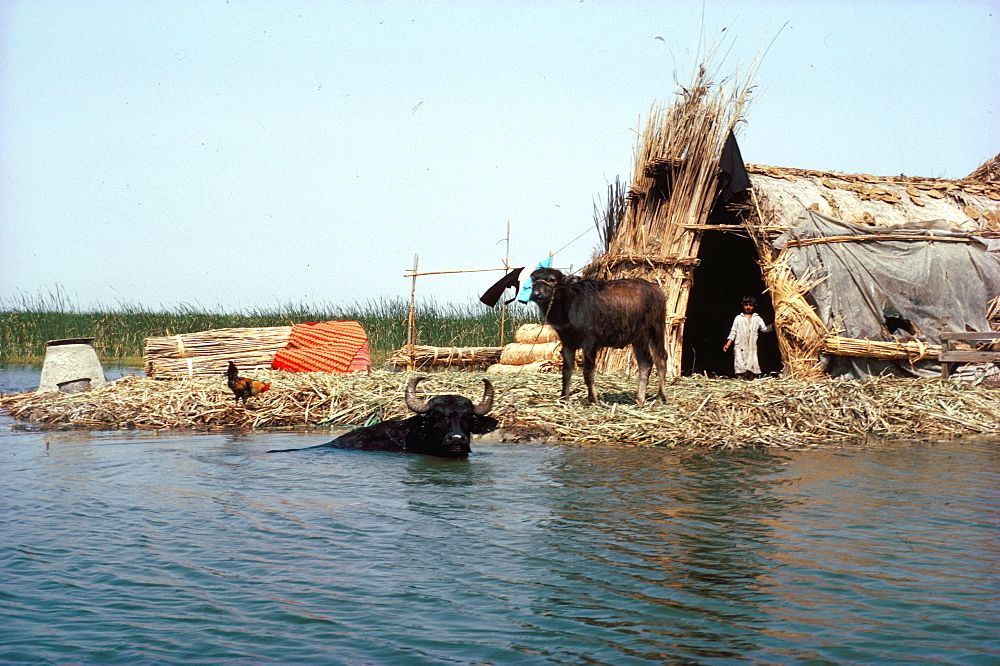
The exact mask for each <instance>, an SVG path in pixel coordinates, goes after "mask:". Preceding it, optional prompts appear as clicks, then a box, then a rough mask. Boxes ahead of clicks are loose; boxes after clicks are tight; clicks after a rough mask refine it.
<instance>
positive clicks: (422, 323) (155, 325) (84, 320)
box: [0, 290, 538, 366]
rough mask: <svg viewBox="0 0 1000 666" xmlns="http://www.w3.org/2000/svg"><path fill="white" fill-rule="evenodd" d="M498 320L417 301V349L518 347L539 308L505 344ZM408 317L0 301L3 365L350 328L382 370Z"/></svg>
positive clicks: (405, 306) (517, 317) (374, 311)
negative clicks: (153, 340)
mask: <svg viewBox="0 0 1000 666" xmlns="http://www.w3.org/2000/svg"><path fill="white" fill-rule="evenodd" d="M500 313H501V310H500V309H499V308H488V307H486V306H484V305H482V304H481V303H479V302H477V301H470V302H467V303H465V304H439V303H437V302H436V301H434V300H425V301H418V304H417V312H416V325H417V341H418V342H419V343H420V344H422V345H433V346H438V347H476V346H502V345H504V344H506V343H507V342H510V341H512V340H513V338H514V331H515V329H516V328H517V326H518V325H520V324H522V323H525V322H528V321H537V319H538V317H537V316H536V313H535V310H534V308H529V307H527V306H522V305H520V304H514V305H513V306H512V308H511V309H510V310H509V311H508V315H507V320H506V323H505V327H504V336H503V339H501V336H500V329H501V322H500V319H501V317H500ZM408 314H409V303H408V302H407V301H406V300H404V299H388V298H387V299H381V300H372V301H367V302H361V303H353V304H348V305H334V304H330V303H320V304H306V303H298V304H295V303H287V304H283V305H275V306H272V307H261V308H255V309H249V310H245V311H241V312H226V311H225V310H223V309H220V310H218V311H214V312H213V311H209V310H207V309H205V308H203V307H201V306H198V305H190V304H180V305H176V306H173V307H169V308H159V309H153V308H149V307H146V306H142V305H135V304H120V305H118V306H115V307H113V308H109V307H103V306H100V307H97V308H93V309H87V308H81V307H78V306H76V305H74V304H73V303H72V302H70V301H69V299H67V298H66V296H65V295H64V294H63V293H62V292H61V291H58V290H57V291H54V292H50V293H48V294H39V295H20V296H18V297H16V298H13V299H8V300H0V363H12V362H13V363H18V362H28V363H30V362H40V361H41V360H42V358H43V357H44V355H45V343H46V342H47V341H49V340H59V339H64V338H83V337H88V338H89V337H92V338H95V341H94V348H95V349H96V350H97V354H98V356H99V357H100V358H101V360H102V361H116V362H125V363H126V364H129V365H136V366H140V365H142V362H141V359H142V356H143V348H144V344H145V340H146V338H148V337H158V336H165V335H180V334H184V333H194V332H197V331H206V330H211V329H218V328H263V327H269V326H291V325H294V324H299V323H304V322H315V321H333V320H353V321H358V322H360V323H361V325H362V326H364V328H365V331H367V333H368V336H369V339H368V345H369V353H370V354H371V358H372V363H373V364H374V365H381V364H382V363H384V362H385V361H386V359H388V358H389V356H391V355H392V353H393V352H394V351H395V350H397V349H399V348H400V347H402V346H403V345H404V344H406V322H407V317H408Z"/></svg>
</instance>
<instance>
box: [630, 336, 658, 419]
mask: <svg viewBox="0 0 1000 666" xmlns="http://www.w3.org/2000/svg"><path fill="white" fill-rule="evenodd" d="M632 353H633V354H634V355H635V361H636V363H638V364H639V388H638V389H636V392H635V403H636V404H637V405H641V404H643V403H644V402H646V385H647V384H648V383H649V371H650V370H652V368H653V357H652V356H651V355H650V353H649V348H648V347H646V345H645V344H643V343H641V342H637V343H635V344H633V345H632Z"/></svg>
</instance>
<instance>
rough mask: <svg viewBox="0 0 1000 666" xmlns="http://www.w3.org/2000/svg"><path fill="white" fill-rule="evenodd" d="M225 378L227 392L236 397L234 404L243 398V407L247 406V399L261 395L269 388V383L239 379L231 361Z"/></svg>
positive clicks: (238, 374)
mask: <svg viewBox="0 0 1000 666" xmlns="http://www.w3.org/2000/svg"><path fill="white" fill-rule="evenodd" d="M226 378H227V382H226V383H228V384H229V390H231V391H232V392H233V395H234V396H236V402H239V401H240V398H243V405H244V406H246V404H247V398H250V397H252V396H255V395H258V394H260V393H263V392H264V391H267V390H268V389H270V388H271V384H270V382H268V383H264V382H258V381H255V380H253V379H247V378H246V377H240V371H239V370H237V368H236V364H235V363H233V362H232V361H230V362H229V369H227V370H226Z"/></svg>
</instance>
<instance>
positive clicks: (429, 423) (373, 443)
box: [268, 377, 498, 458]
mask: <svg viewBox="0 0 1000 666" xmlns="http://www.w3.org/2000/svg"><path fill="white" fill-rule="evenodd" d="M425 379H427V378H426V377H413V378H412V379H410V381H409V382H408V383H407V384H406V393H405V396H406V406H407V407H409V408H410V410H411V411H413V412H415V415H414V416H411V417H410V418H408V419H389V420H388V421H382V422H381V423H376V424H375V425H372V426H367V427H364V428H357V429H356V430H352V431H351V432H349V433H346V434H343V435H341V436H340V437H338V438H337V439H335V440H333V441H330V442H327V443H325V444H320V445H318V446H310V447H306V448H305V449H279V450H274V451H268V453H282V452H285V451H305V450H307V449H320V448H333V449H360V450H362V451H401V452H404V453H422V454H425V455H431V456H439V457H442V458H465V457H467V456H468V455H469V440H470V436H471V435H473V434H475V435H483V434H486V433H488V432H491V431H493V430H496V427H497V425H498V423H497V420H496V419H495V418H493V417H492V416H487V414H488V413H489V411H490V409H492V407H493V384H491V383H490V381H489V380H488V379H484V380H483V384H485V385H486V386H485V390H484V392H483V399H482V401H481V402H480V403H479V404H478V405H474V404H472V401H471V400H469V399H468V398H463V397H462V396H460V395H438V396H434V397H433V398H431V399H430V400H420V399H419V398H417V395H416V389H417V384H419V383H420V382H421V381H423V380H425Z"/></svg>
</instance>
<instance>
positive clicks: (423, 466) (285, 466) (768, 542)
mask: <svg viewBox="0 0 1000 666" xmlns="http://www.w3.org/2000/svg"><path fill="white" fill-rule="evenodd" d="M327 439H329V436H328V435H324V434H315V433H314V434H301V433H271V434H254V435H224V434H218V435H216V434H211V435H207V434H166V435H164V434H148V433H92V432H32V431H20V430H12V429H11V427H10V421H9V420H6V421H4V422H2V423H0V487H2V492H0V572H2V573H0V609H2V622H0V661H4V662H9V661H31V662H62V663H64V662H67V661H68V662H112V663H114V662H118V663H134V662H144V663H150V662H212V661H242V662H281V663H290V662H321V663H359V662H363V663H407V664H410V663H415V664H423V663H435V664H436V663H451V662H454V663H495V664H508V663H581V662H588V663H606V664H629V663H643V662H656V661H694V662H706V661H722V660H729V659H741V660H742V659H747V660H752V661H762V662H767V663H774V662H791V661H801V660H817V661H820V662H836V663H845V662H847V663H851V662H853V663H870V662H885V661H903V662H918V661H929V662H948V663H955V662H964V663H997V661H998V659H1000V638H997V637H998V636H1000V605H998V601H997V599H998V592H1000V572H998V566H997V562H998V561H1000V557H998V556H1000V553H998V550H1000V547H998V545H1000V521H998V510H997V505H998V499H1000V473H998V469H1000V466H998V463H1000V445H998V444H997V443H989V442H978V443H977V442H964V443H949V444H911V445H901V444H897V445H893V446H884V447H873V448H865V449H851V450H823V451H805V452H799V453H774V452H767V451H764V452H761V451H749V452H736V453H703V452H671V451H665V450H650V449H635V448H624V447H616V446H606V447H591V448H575V447H557V446H533V445H507V444H483V443H480V444H479V445H478V446H474V453H473V455H472V456H471V457H470V458H469V460H468V461H448V460H439V459H434V458H425V457H411V456H406V455H399V454H384V453H369V452H358V451H335V450H325V451H306V452H296V453H284V454H266V453H264V451H266V450H267V449H270V448H276V447H279V448H283V447H287V446H308V445H311V444H314V443H320V442H322V441H326V440H327Z"/></svg>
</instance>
